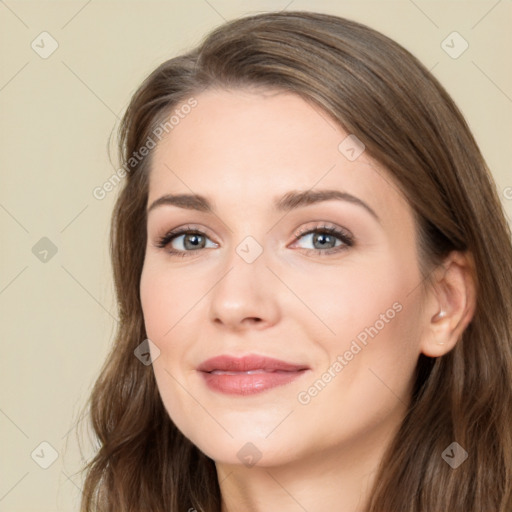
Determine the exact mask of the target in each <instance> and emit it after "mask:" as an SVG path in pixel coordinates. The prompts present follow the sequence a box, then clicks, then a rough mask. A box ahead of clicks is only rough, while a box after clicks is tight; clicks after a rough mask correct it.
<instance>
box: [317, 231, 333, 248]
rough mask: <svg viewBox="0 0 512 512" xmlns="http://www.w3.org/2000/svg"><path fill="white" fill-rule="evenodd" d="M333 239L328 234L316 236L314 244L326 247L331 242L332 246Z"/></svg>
mask: <svg viewBox="0 0 512 512" xmlns="http://www.w3.org/2000/svg"><path fill="white" fill-rule="evenodd" d="M330 239H331V240H330ZM332 239H333V237H332V236H331V235H328V234H326V233H319V234H316V235H314V238H313V242H320V245H323V246H324V247H325V245H326V243H327V244H329V242H331V245H332Z"/></svg>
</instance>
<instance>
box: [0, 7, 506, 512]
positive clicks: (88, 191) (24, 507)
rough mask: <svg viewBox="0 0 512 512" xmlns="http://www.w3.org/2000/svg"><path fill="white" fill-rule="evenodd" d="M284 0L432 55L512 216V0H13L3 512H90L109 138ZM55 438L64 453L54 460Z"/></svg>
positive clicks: (3, 196)
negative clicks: (131, 103) (134, 97)
mask: <svg viewBox="0 0 512 512" xmlns="http://www.w3.org/2000/svg"><path fill="white" fill-rule="evenodd" d="M281 9H288V10H292V9H298V10H317V11H321V12H328V13H332V14H338V15H341V16H346V17H349V18H352V19H355V20H358V21H361V22H363V23H366V24H368V25H370V26H371V27H374V28H376V29H378V30H380V31H381V32H383V33H385V34H387V35H389V36H390V37H392V38H393V39H395V40H396V41H398V42H399V43H401V44H402V45H404V46H405V47H406V48H408V49H409V50H410V51H412V53H414V54H415V55H416V56H417V57H419V58H420V60H421V61H422V62H423V63H424V64H425V65H426V66H427V67H428V68H429V69H432V70H433V73H434V74H435V75H436V76H437V77H438V78H439V79H440V81H441V82H442V83H443V84H444V85H445V87H446V88H447V89H448V91H449V92H450V93H451V94H452V95H453V97H454V99H455V101H456V102H457V104H458V105H459V107H460V108H461V109H462V111H463V112H464V114H465V116H466V118H467V120H468V122H469V125H470V126H471V128H472V129H473V132H474V134H475V136H476V138H477V140H478V142H479V144H480V147H481V149H482V151H483V153H484V156H485V158H486V159H487V161H488V163H489V165H490V167H491V169H492V171H493V174H494V176H495V179H496V182H497V188H498V190H499V192H500V196H501V198H502V201H503V204H504V207H505V209H506V211H507V215H508V217H509V219H510V218H511V214H512V173H511V170H510V161H511V160H512V158H511V157H512V144H511V142H512V121H511V119H512V70H511V66H510V60H509V57H510V50H511V47H512V31H511V30H510V26H511V22H512V1H510V0H501V1H496V0H480V1H471V2H469V1H468V2H467V1H461V0H452V1H442V2H436V1H427V0H415V1H414V2H413V1H412V0H411V1H408V0H402V1H374V2H369V1H337V2H334V1H331V2H329V1H312V0H310V1H305V0H304V1H301V0H295V1H292V2H290V0H282V1H273V2H271V1H262V0H252V1H234V0H208V1H206V0H190V1H187V2H185V1H182V2H177V1H165V2H164V1H160V2H150V1H148V2H142V1H125V2H115V1H105V0H103V1H102V0H93V1H86V0H84V1H67V2H56V1H52V2H50V1H38V2H22V1H15V0H6V2H0V48H1V62H0V108H1V117H0V141H1V142H0V143H1V152H0V158H1V167H0V226H1V236H2V240H1V242H0V247H1V253H0V254H1V256H0V257H1V260H0V262H1V273H0V311H1V315H2V316H1V323H0V339H1V343H2V359H1V361H2V367H1V372H0V389H1V390H2V393H1V397H0V431H1V433H2V444H1V453H0V461H1V463H0V464H1V466H0V511H9V512H17V511H20V512H21V511H23V512H30V511H37V512H46V511H56V510H58V511H64V510H66V511H70V510H78V502H79V495H80V486H81V480H80V478H79V476H78V475H76V474H75V473H76V471H77V470H78V468H79V467H80V456H79V452H78V449H77V443H76V439H75V435H74V431H73V429H72V427H73V426H74V425H75V423H76V422H77V421H78V416H77V415H78V412H79V409H80V406H81V405H82V404H83V401H84V399H85V397H86V396H87V394H88V392H89V390H90V387H91V385H92V383H93V381H94V377H95V375H96V374H97V372H98V370H99V367H100V365H101V363H102V361H103V359H104V357H105V355H106V353H107V349H108V347H109V344H110V343H111V341H112V337H113V333H114V328H115V324H116V321H115V316H116V313H115V311H116V310H115V303H114V298H113V294H112V280H111V275H110V264H109V260H108V246H107V242H108V223H109V217H110V213H111V209H112V205H113V201H114V197H115V194H116V191H113V192H110V193H109V194H108V195H107V197H106V198H105V199H103V200H98V199H95V197H94V196H93V194H92V191H93V189H94V188H95V187H98V186H101V185H102V184H103V183H104V182H105V181H106V180H107V179H108V178H109V176H111V174H112V173H113V172H114V170H115V167H114V166H113V164H111V163H110V161H109V158H108V154H107V141H108V137H109V134H110V132H111V131H112V129H113V127H114V126H115V125H116V123H117V119H118V118H119V116H120V114H121V113H122V111H123V109H124V108H125V107H126V105H127V102H128V100H129V98H130V95H131V94H132V93H133V91H134V89H135V88H136V87H137V85H138V84H139V82H140V81H141V80H142V79H143V78H144V77H145V75H146V74H147V73H149V72H150V71H151V70H152V69H153V68H154V67H156V66H157V65H158V64H159V63H160V62H162V61H163V60H165V59H167V58H170V57H171V56H174V55H176V54H178V53H180V52H182V51H184V50H186V49H188V48H189V47H190V46H191V45H193V44H194V43H196V42H198V41H199V39H200V38H201V37H202V36H203V35H205V34H206V33H207V32H208V31H209V30H210V29H211V28H213V27H215V26H217V25H218V24H220V23H222V22H223V19H226V20H228V19H231V18H234V17H236V16H239V15H242V14H245V13H249V12H256V11H267V10H281ZM43 31H47V32H49V33H50V34H51V36H52V37H53V38H54V39H55V40H56V41H57V43H58V45H59V46H58V49H57V50H56V51H55V52H54V53H53V54H52V55H50V56H49V57H48V58H46V59H43V58H42V57H40V55H39V54H38V53H36V51H34V50H33V49H32V47H31V43H32V41H34V40H35V43H34V44H39V51H40V52H41V51H43V50H44V49H46V51H47V50H48V49H49V48H50V40H49V39H45V42H44V43H41V37H39V38H38V36H39V34H40V33H41V32H43ZM453 31H457V32H458V33H459V34H460V35H461V36H462V37H463V38H464V39H465V40H466V41H467V43H468V44H469V48H468V49H467V51H465V52H464V53H463V54H462V55H461V56H460V57H458V58H457V59H453V58H451V57H450V56H449V55H448V54H447V53H446V52H445V51H444V50H443V48H442V47H441V43H442V41H443V40H444V39H445V38H446V37H447V36H448V35H449V34H451V33H452V32H453ZM44 37H47V36H44ZM457 44H460V43H457V42H455V43H454V45H457ZM43 46H44V48H43ZM36 48H37V47H36ZM455 49H457V46H455ZM114 164H115V162H114ZM43 237H47V238H48V239H49V240H51V242H52V243H53V244H54V245H55V246H56V248H57V253H56V254H55V255H53V256H52V254H51V252H50V253H48V255H47V256H46V258H47V261H41V260H40V259H39V258H43V257H44V253H41V252H39V253H38V251H41V250H44V247H43V246H41V247H43V248H41V247H40V246H39V245H37V246H36V249H34V252H36V254H34V252H33V247H34V246H35V245H36V244H37V243H38V242H39V241H40V239H41V238H43ZM44 243H45V242H39V244H44ZM41 442H47V443H49V444H50V445H51V446H52V447H53V448H54V449H55V450H56V452H57V453H58V458H57V459H56V460H55V462H54V463H53V464H51V465H50V466H49V467H48V468H47V469H43V468H42V467H40V464H44V463H46V464H48V463H49V462H51V453H52V452H51V449H50V448H49V447H48V446H47V445H43V446H42V447H40V446H39V445H40V443H41ZM34 450H35V452H34ZM88 453H89V452H88ZM31 454H33V458H32V457H31ZM36 461H37V462H36Z"/></svg>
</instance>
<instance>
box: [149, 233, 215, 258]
mask: <svg viewBox="0 0 512 512" xmlns="http://www.w3.org/2000/svg"><path fill="white" fill-rule="evenodd" d="M208 241H210V242H211V245H209V246H208V245H207V244H208ZM156 246H157V247H159V248H161V249H163V248H167V251H168V252H169V253H171V254H175V255H177V256H188V255H189V254H187V253H191V252H195V251H198V250H200V249H206V248H212V247H217V244H216V243H215V242H212V241H211V240H209V238H208V236H207V235H206V234H205V233H203V232H202V231H200V230H198V229H191V228H190V227H189V226H187V227H185V228H178V229H176V230H173V231H169V232H168V233H166V234H165V235H164V236H163V237H161V238H160V239H159V240H158V241H157V243H156Z"/></svg>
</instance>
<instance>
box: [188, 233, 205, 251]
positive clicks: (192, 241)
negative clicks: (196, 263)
mask: <svg viewBox="0 0 512 512" xmlns="http://www.w3.org/2000/svg"><path fill="white" fill-rule="evenodd" d="M200 238H201V235H188V236H187V237H185V247H187V245H189V247H187V248H189V249H190V248H191V247H192V248H193V249H194V248H197V247H198V246H199V245H200V241H199V239H200ZM190 246H191V247H190Z"/></svg>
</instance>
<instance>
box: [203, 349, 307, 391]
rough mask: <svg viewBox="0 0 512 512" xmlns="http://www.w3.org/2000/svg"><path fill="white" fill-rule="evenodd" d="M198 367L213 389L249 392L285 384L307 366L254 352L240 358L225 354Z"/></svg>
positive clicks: (300, 373) (296, 376)
mask: <svg viewBox="0 0 512 512" xmlns="http://www.w3.org/2000/svg"><path fill="white" fill-rule="evenodd" d="M197 370H198V371H199V372H200V373H201V375H202V377H203V379H204V381H205V383H206V384H207V386H208V387H209V388H210V389H211V390H213V391H216V392H219V393H224V394H230V395H252V394H255V393H261V392H263V391H266V390H269V389H272V388H276V387H279V386H283V385H285V384H288V383H290V382H292V381H293V380H295V379H296V378H298V377H300V376H302V375H303V374H304V373H306V372H307V371H308V370H309V367H308V366H306V365H301V364H294V363H288V362H286V361H281V360H279V359H274V358H268V357H264V356H257V355H249V356H244V357H241V358H236V357H231V356H226V355H224V356H218V357H214V358H212V359H208V360H207V361H204V362H203V363H202V364H201V365H199V367H198V368H197Z"/></svg>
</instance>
